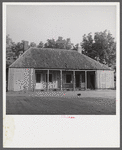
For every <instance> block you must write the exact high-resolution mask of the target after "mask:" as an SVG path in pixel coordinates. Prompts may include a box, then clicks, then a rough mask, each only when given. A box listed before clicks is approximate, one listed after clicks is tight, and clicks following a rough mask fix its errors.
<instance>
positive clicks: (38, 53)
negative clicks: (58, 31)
mask: <svg viewBox="0 0 122 150" xmlns="http://www.w3.org/2000/svg"><path fill="white" fill-rule="evenodd" d="M10 67H11V68H40V69H51V68H52V69H74V70H85V69H86V70H110V68H109V67H107V66H105V65H103V64H101V63H99V62H97V61H95V60H93V59H91V58H90V57H88V56H85V55H83V54H80V53H78V52H77V51H74V50H64V49H49V48H40V49H39V48H30V49H28V50H27V51H26V52H25V53H24V54H23V55H21V56H20V58H18V59H17V60H16V61H15V62H14V63H13V64H12V65H11V66H10Z"/></svg>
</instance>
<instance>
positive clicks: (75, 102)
mask: <svg viewBox="0 0 122 150" xmlns="http://www.w3.org/2000/svg"><path fill="white" fill-rule="evenodd" d="M6 114H23V115H24V114H30V115H35V114H40V115H63V114H66V115H71V114H72V115H83V114H84V115H87V114H88V115H102V114H104V115H115V114H116V99H115V98H100V97H80V98H78V97H76V98H72V97H36V96H7V97H6Z"/></svg>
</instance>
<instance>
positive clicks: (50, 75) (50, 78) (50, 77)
mask: <svg viewBox="0 0 122 150" xmlns="http://www.w3.org/2000/svg"><path fill="white" fill-rule="evenodd" d="M46 82H47V74H46ZM49 82H52V74H49Z"/></svg>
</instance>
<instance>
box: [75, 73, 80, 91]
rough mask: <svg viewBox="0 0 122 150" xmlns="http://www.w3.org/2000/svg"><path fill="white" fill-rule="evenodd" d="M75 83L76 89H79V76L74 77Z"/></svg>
mask: <svg viewBox="0 0 122 150" xmlns="http://www.w3.org/2000/svg"><path fill="white" fill-rule="evenodd" d="M75 83H76V88H79V87H80V75H79V74H77V75H76V76H75Z"/></svg>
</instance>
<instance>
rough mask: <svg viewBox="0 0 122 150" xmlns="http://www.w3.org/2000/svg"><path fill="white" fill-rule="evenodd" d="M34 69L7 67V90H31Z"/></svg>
mask: <svg viewBox="0 0 122 150" xmlns="http://www.w3.org/2000/svg"><path fill="white" fill-rule="evenodd" d="M34 76H35V75H34V69H31V68H24V69H23V68H9V80H8V90H9V91H21V90H24V89H27V90H28V91H31V90H33V87H34Z"/></svg>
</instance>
